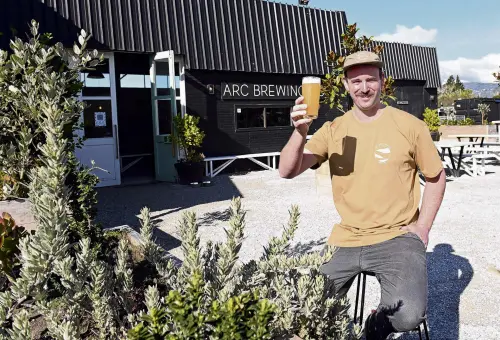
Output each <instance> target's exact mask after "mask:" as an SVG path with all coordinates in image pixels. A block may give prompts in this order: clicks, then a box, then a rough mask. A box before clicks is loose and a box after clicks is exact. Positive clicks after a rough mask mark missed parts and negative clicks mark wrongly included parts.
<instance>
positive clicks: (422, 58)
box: [375, 41, 441, 88]
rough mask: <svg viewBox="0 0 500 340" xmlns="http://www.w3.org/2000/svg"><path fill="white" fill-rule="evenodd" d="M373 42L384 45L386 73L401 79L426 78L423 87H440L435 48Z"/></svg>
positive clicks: (383, 57) (383, 55) (383, 58)
mask: <svg viewBox="0 0 500 340" xmlns="http://www.w3.org/2000/svg"><path fill="white" fill-rule="evenodd" d="M375 44H376V45H382V46H383V47H384V50H383V51H382V60H383V61H384V64H385V73H386V75H390V76H392V77H393V78H394V79H401V80H402V79H406V80H427V82H426V84H425V87H430V88H438V87H441V78H440V76H439V64H438V58H437V53H436V48H434V47H424V46H414V45H411V44H402V43H394V42H378V41H377V42H375Z"/></svg>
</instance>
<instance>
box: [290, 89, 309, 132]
mask: <svg viewBox="0 0 500 340" xmlns="http://www.w3.org/2000/svg"><path fill="white" fill-rule="evenodd" d="M303 102H304V97H299V98H297V99H296V100H295V105H294V107H293V108H292V112H291V113H290V116H291V117H292V121H293V126H295V130H297V131H298V132H299V133H300V134H301V135H302V136H304V137H305V136H307V132H308V131H309V126H310V125H311V122H312V119H308V118H304V115H305V114H306V108H307V104H302V103H303Z"/></svg>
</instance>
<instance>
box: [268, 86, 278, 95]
mask: <svg viewBox="0 0 500 340" xmlns="http://www.w3.org/2000/svg"><path fill="white" fill-rule="evenodd" d="M275 86H276V85H269V97H274V87H275Z"/></svg>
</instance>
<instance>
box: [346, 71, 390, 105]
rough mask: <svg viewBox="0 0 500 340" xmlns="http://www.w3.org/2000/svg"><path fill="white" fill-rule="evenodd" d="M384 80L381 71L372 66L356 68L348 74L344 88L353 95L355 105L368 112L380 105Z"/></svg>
mask: <svg viewBox="0 0 500 340" xmlns="http://www.w3.org/2000/svg"><path fill="white" fill-rule="evenodd" d="M382 82H383V78H382V77H381V72H380V69H379V68H378V67H376V66H371V65H359V66H355V67H353V68H351V69H349V70H348V72H346V77H345V79H344V86H345V87H346V89H347V91H349V94H350V95H351V98H352V100H353V101H354V104H355V105H356V106H357V107H358V108H359V109H360V110H361V111H367V110H370V109H372V108H374V107H376V106H377V105H378V104H379V103H380V93H381V90H382Z"/></svg>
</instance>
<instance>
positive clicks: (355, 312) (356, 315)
mask: <svg viewBox="0 0 500 340" xmlns="http://www.w3.org/2000/svg"><path fill="white" fill-rule="evenodd" d="M360 280H361V274H358V288H357V290H356V305H354V323H356V319H357V318H358V300H359V285H360Z"/></svg>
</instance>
